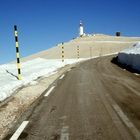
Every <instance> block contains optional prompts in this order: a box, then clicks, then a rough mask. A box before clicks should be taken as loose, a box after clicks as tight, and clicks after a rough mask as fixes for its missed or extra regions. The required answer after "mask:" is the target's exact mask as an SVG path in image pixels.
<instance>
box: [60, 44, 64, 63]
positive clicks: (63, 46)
mask: <svg viewBox="0 0 140 140" xmlns="http://www.w3.org/2000/svg"><path fill="white" fill-rule="evenodd" d="M61 49H62V62H64V43H63V42H62V47H61Z"/></svg>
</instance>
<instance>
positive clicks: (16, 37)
mask: <svg viewBox="0 0 140 140" xmlns="http://www.w3.org/2000/svg"><path fill="white" fill-rule="evenodd" d="M14 33H15V43H16V58H17V69H18V80H21V69H20V56H19V46H18V32H17V26H16V25H14Z"/></svg>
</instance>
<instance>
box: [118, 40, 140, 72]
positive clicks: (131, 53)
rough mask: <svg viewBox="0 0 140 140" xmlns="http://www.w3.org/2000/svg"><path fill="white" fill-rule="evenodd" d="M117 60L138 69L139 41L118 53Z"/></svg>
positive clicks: (139, 65) (139, 63) (139, 58)
mask: <svg viewBox="0 0 140 140" xmlns="http://www.w3.org/2000/svg"><path fill="white" fill-rule="evenodd" d="M118 62H119V63H121V64H124V65H126V66H128V67H130V68H132V69H135V70H137V71H140V42H138V43H136V44H134V45H133V46H131V47H130V48H128V49H125V50H123V51H121V52H120V53H119V54H118Z"/></svg>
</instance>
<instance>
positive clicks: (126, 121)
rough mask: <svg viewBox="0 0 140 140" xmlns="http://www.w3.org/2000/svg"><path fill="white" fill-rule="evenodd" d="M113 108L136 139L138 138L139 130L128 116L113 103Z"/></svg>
mask: <svg viewBox="0 0 140 140" xmlns="http://www.w3.org/2000/svg"><path fill="white" fill-rule="evenodd" d="M113 108H114V109H115V111H116V112H117V113H118V115H119V116H120V118H121V119H122V121H123V122H124V123H125V125H126V126H127V127H128V128H129V129H130V130H131V132H132V134H133V135H134V136H135V138H136V140H140V132H139V130H138V129H137V128H136V127H135V126H134V124H133V123H132V122H131V121H130V120H129V119H128V117H127V116H126V115H125V114H124V113H123V111H122V110H121V108H120V107H119V106H118V105H117V104H114V105H113Z"/></svg>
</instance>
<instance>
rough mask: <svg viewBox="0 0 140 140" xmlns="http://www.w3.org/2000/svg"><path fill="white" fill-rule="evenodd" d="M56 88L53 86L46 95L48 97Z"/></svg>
mask: <svg viewBox="0 0 140 140" xmlns="http://www.w3.org/2000/svg"><path fill="white" fill-rule="evenodd" d="M54 88H55V86H52V87H51V88H50V89H49V90H48V92H47V93H46V94H45V95H44V96H45V97H47V96H48V95H49V94H50V93H51V92H52V91H53V89H54Z"/></svg>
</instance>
